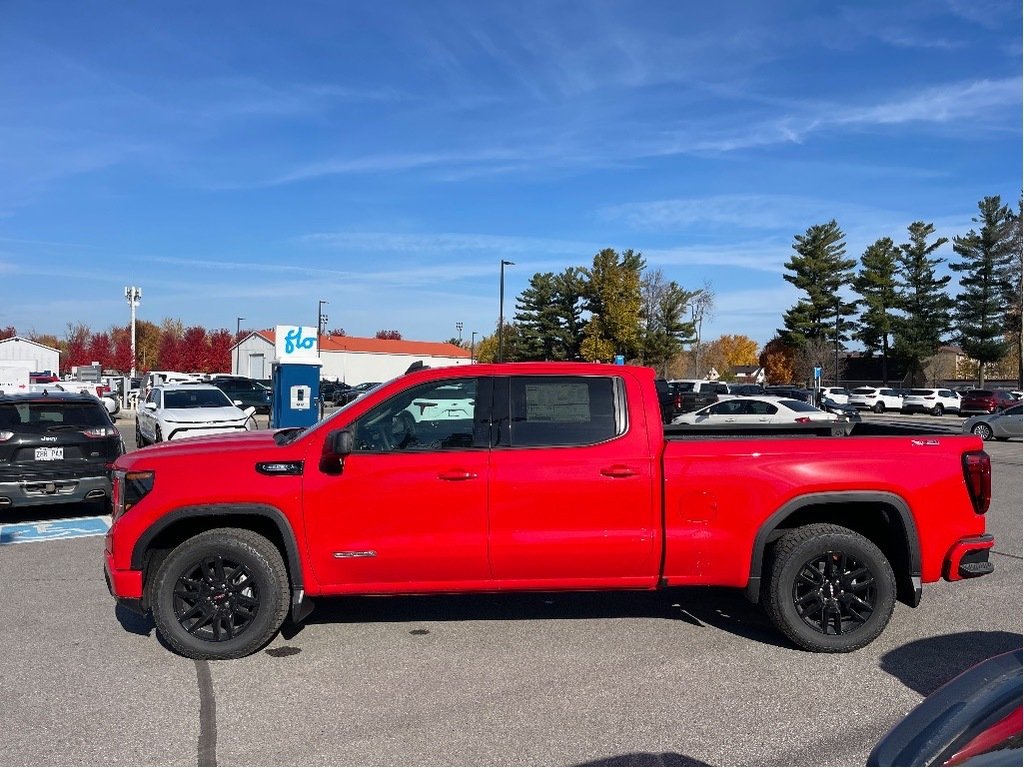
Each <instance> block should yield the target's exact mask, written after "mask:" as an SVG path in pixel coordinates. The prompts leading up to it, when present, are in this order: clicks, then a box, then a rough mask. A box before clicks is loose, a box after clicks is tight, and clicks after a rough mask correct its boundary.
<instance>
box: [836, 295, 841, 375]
mask: <svg viewBox="0 0 1024 768" xmlns="http://www.w3.org/2000/svg"><path fill="white" fill-rule="evenodd" d="M839 307H840V304H839V297H838V296H836V386H837V387H838V386H839Z"/></svg>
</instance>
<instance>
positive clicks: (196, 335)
mask: <svg viewBox="0 0 1024 768" xmlns="http://www.w3.org/2000/svg"><path fill="white" fill-rule="evenodd" d="M252 332H253V329H244V330H241V331H240V332H239V333H238V334H237V335H236V333H235V331H231V330H228V329H227V328H215V329H207V328H204V327H203V326H200V325H192V326H186V325H185V324H184V323H183V322H182V321H181V320H179V319H175V318H166V319H164V321H163V322H162V323H160V324H157V323H153V322H150V321H148V320H136V321H135V366H134V367H135V369H136V370H138V371H188V372H190V373H225V372H227V371H230V370H231V369H232V365H231V363H232V360H231V350H232V347H233V346H234V345H235V343H236V342H237V341H240V340H241V339H244V338H245V337H246V336H248V335H249V334H250V333H252ZM327 333H328V335H331V336H344V335H345V329H344V328H340V327H339V328H333V329H331V330H330V331H328V332H327ZM19 335H20V336H22V337H24V338H27V339H29V340H31V341H34V342H36V343H38V344H44V345H45V346H48V347H52V348H53V349H57V350H60V353H61V367H62V370H61V373H65V372H67V371H69V370H71V368H72V367H73V366H79V365H91V364H92V363H99V364H100V365H101V366H102V367H103V369H104V370H109V371H117V372H119V373H123V374H127V373H128V372H129V371H131V369H132V367H133V366H132V342H131V326H129V325H123V326H121V325H116V326H113V327H111V328H109V329H108V330H105V331H93V330H91V329H90V328H89V326H88V325H86V324H84V323H68V326H67V330H66V332H65V334H64V338H63V339H60V338H57V337H56V336H54V335H52V334H42V333H36V332H34V331H29V332H27V333H23V334H19V333H18V331H17V329H16V328H15V327H14V326H7V327H5V328H0V340H2V339H8V338H11V337H13V336H19ZM375 337H376V338H378V339H392V340H401V339H402V334H401V333H399V332H398V331H396V330H380V331H377V333H376V336H375Z"/></svg>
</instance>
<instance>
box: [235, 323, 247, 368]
mask: <svg viewBox="0 0 1024 768" xmlns="http://www.w3.org/2000/svg"><path fill="white" fill-rule="evenodd" d="M243 320H245V318H244V317H236V318H235V373H236V374H240V373H241V372H242V371H241V368H242V366H241V365H240V364H239V362H238V352H239V350H238V346H239V344H240V343H241V342H240V340H239V338H238V337H239V336H240V335H241V333H242V321H243Z"/></svg>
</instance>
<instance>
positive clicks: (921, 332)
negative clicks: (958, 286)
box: [895, 221, 953, 381]
mask: <svg viewBox="0 0 1024 768" xmlns="http://www.w3.org/2000/svg"><path fill="white" fill-rule="evenodd" d="M907 232H908V233H909V234H910V242H909V243H903V244H902V245H900V254H899V256H898V257H897V264H898V266H899V273H898V281H897V293H898V297H899V298H898V304H899V309H900V311H901V312H902V313H903V314H902V315H901V316H900V317H898V318H897V319H896V326H895V342H896V343H895V346H896V352H897V354H899V355H900V357H902V358H903V359H904V360H906V361H907V363H908V365H909V368H910V371H911V373H912V375H913V376H914V379H915V381H916V380H920V379H921V378H922V372H923V370H924V361H925V360H927V359H928V358H929V357H931V356H932V355H934V354H935V353H936V352H937V351H938V349H939V347H940V346H941V345H942V343H943V336H944V335H945V334H946V333H947V332H948V331H949V328H950V324H951V319H950V318H951V312H952V309H953V300H952V299H951V298H950V297H949V295H948V294H947V293H946V285H947V284H948V283H949V280H950V277H949V275H946V276H945V277H936V276H935V267H936V266H938V265H939V264H941V263H942V259H941V258H938V257H936V258H931V255H932V254H933V253H934V252H935V251H936V250H937V249H938V248H939V247H941V246H942V245H943V244H944V243H945V242H946V241H947V238H945V237H939V238H936V240H935V241H934V242H933V243H931V244H929V243H928V238H929V237H931V236H932V235H933V234H934V233H935V227H934V226H932V225H931V224H925V223H924V222H923V221H915V222H914V223H913V224H911V225H910V226H909V227H907Z"/></svg>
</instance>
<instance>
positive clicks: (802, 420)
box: [796, 416, 811, 424]
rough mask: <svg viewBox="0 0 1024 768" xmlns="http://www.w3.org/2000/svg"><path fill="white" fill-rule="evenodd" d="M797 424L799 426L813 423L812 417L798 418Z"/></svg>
mask: <svg viewBox="0 0 1024 768" xmlns="http://www.w3.org/2000/svg"><path fill="white" fill-rule="evenodd" d="M796 423H797V424H810V423H811V417H810V416H798V417H797V419H796Z"/></svg>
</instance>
